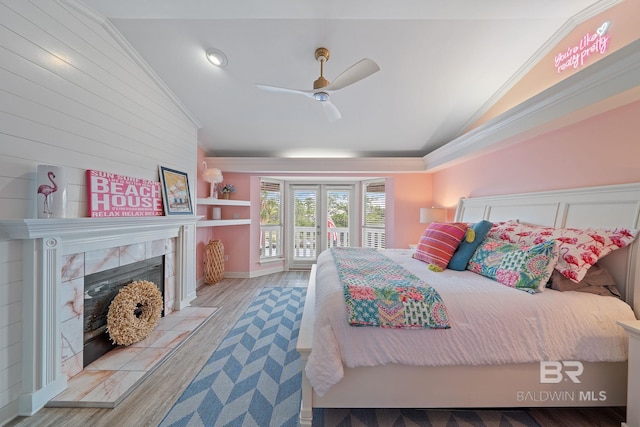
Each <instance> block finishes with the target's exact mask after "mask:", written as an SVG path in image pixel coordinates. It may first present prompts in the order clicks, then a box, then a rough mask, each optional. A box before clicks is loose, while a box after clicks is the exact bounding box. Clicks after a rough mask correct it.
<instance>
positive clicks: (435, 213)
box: [420, 207, 447, 224]
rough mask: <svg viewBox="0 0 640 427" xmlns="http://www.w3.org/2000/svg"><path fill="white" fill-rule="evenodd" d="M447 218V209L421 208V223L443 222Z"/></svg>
mask: <svg viewBox="0 0 640 427" xmlns="http://www.w3.org/2000/svg"><path fill="white" fill-rule="evenodd" d="M446 218H447V210H446V209H445V208H434V207H431V208H420V222H421V223H423V224H426V223H430V222H442V221H444V220H445V219H446Z"/></svg>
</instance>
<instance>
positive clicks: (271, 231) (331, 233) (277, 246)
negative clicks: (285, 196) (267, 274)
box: [260, 225, 385, 259]
mask: <svg viewBox="0 0 640 427" xmlns="http://www.w3.org/2000/svg"><path fill="white" fill-rule="evenodd" d="M363 233H364V234H363V239H362V246H365V247H370V248H384V243H385V232H384V229H378V228H365V229H363ZM351 243H352V242H351V235H350V233H349V229H348V228H343V227H331V228H329V229H328V230H327V247H328V248H336V247H349V246H351ZM293 244H294V247H293V256H294V258H296V259H310V258H315V257H316V248H317V247H318V241H317V232H316V228H315V227H294V229H293ZM282 250H283V241H282V228H281V226H279V225H270V226H267V225H263V226H261V227H260V257H261V258H272V257H280V256H282Z"/></svg>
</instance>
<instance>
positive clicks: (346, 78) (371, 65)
mask: <svg viewBox="0 0 640 427" xmlns="http://www.w3.org/2000/svg"><path fill="white" fill-rule="evenodd" d="M315 57H316V61H318V62H319V63H320V77H318V78H317V79H316V81H314V82H313V90H302V89H288V88H283V87H277V86H267V85H262V84H257V85H256V86H258V87H259V88H260V89H264V90H268V91H271V92H280V93H294V94H300V95H304V96H307V97H309V98H313V99H315V100H316V101H319V102H320V104H321V105H322V107H323V109H324V112H325V114H326V115H327V118H328V119H329V121H330V122H335V121H336V120H339V119H340V118H341V117H342V115H341V114H340V111H338V109H337V108H336V106H335V105H333V103H331V101H330V100H329V96H330V93H331V92H333V91H336V90H338V89H342V88H344V87H347V86H349V85H352V84H354V83H356V82H359V81H360V80H362V79H364V78H366V77H369V76H370V75H371V74H373V73H375V72H377V71H379V70H380V67H378V64H376V63H375V62H374V61H372V60H371V59H369V58H364V59H362V60H360V61H358V62H356V63H355V64H353V65H352V66H351V67H349V68H347V69H346V70H345V71H344V72H343V73H342V74H340V75H339V76H338V77H336V78H335V80H334V81H333V82H332V83H330V82H329V80H327V79H325V78H324V63H325V62H327V61H328V60H329V49H327V48H324V47H319V48H318V49H316V52H315Z"/></svg>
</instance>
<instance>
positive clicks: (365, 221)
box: [362, 180, 386, 249]
mask: <svg viewBox="0 0 640 427" xmlns="http://www.w3.org/2000/svg"><path fill="white" fill-rule="evenodd" d="M384 184H385V182H384V180H375V181H365V182H363V183H362V246H363V247H366V248H376V249H383V248H384V247H385V245H384V238H385V204H386V199H385V185H384Z"/></svg>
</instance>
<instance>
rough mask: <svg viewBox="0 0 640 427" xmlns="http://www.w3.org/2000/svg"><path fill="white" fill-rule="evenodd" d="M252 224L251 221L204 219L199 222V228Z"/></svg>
mask: <svg viewBox="0 0 640 427" xmlns="http://www.w3.org/2000/svg"><path fill="white" fill-rule="evenodd" d="M246 224H251V220H250V219H204V220H200V221H198V224H197V226H198V227H221V226H224V225H246Z"/></svg>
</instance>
